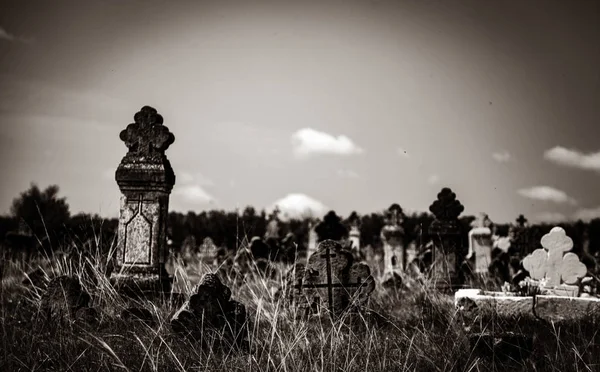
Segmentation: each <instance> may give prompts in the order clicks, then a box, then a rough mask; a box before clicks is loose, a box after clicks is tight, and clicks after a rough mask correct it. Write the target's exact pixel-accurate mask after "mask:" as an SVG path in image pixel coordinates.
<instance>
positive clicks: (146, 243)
mask: <svg viewBox="0 0 600 372" xmlns="http://www.w3.org/2000/svg"><path fill="white" fill-rule="evenodd" d="M134 121H135V122H134V123H132V124H129V125H128V126H127V128H126V129H124V130H123V131H122V132H121V134H120V138H121V140H122V141H124V142H125V145H126V146H127V148H128V150H129V151H128V152H127V154H126V155H125V156H124V157H123V159H122V160H121V163H120V164H119V167H118V168H117V171H116V174H115V178H116V181H117V184H118V185H119V189H120V190H121V209H120V215H119V227H118V240H117V249H116V257H114V259H115V270H114V271H113V272H112V274H111V281H112V282H113V284H115V286H116V287H117V288H119V289H121V290H123V291H125V292H129V293H136V294H139V293H142V294H151V293H157V292H161V291H162V292H169V291H170V287H171V282H172V278H170V277H169V275H168V273H167V271H166V270H165V262H166V261H167V259H168V249H167V246H166V244H165V243H166V223H167V220H168V207H169V195H170V193H171V189H172V188H173V185H174V184H175V173H174V172H173V168H172V167H171V163H170V162H169V160H168V159H167V157H166V155H165V151H166V150H167V149H168V148H169V146H170V145H171V144H172V143H173V142H174V141H175V136H174V135H173V133H171V132H170V131H169V128H167V127H166V126H164V125H163V118H162V116H161V115H159V114H158V113H157V111H156V110H155V109H154V108H152V107H149V106H144V107H143V108H142V109H141V110H140V111H139V112H138V113H136V114H135V116H134Z"/></svg>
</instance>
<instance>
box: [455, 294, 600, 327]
mask: <svg viewBox="0 0 600 372" xmlns="http://www.w3.org/2000/svg"><path fill="white" fill-rule="evenodd" d="M454 301H455V306H456V307H457V309H458V310H459V311H461V312H464V311H468V312H469V314H466V315H468V316H469V317H470V318H471V319H474V318H475V317H476V316H478V315H479V314H482V313H483V312H493V314H495V315H496V316H499V317H519V316H525V317H538V318H541V319H543V320H546V321H554V322H557V321H565V320H581V319H593V320H595V321H598V320H599V319H598V318H599V316H600V298H595V297H592V298H582V297H565V296H555V295H537V296H535V298H534V297H533V296H509V295H504V294H503V293H502V292H495V293H494V292H487V293H486V292H483V291H480V290H473V289H469V290H459V291H457V292H456V294H455V296H454ZM466 304H469V305H468V306H466Z"/></svg>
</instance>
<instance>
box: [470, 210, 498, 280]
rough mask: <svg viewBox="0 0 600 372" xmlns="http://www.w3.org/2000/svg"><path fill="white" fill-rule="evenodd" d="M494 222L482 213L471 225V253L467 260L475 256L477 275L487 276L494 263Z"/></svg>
mask: <svg viewBox="0 0 600 372" xmlns="http://www.w3.org/2000/svg"><path fill="white" fill-rule="evenodd" d="M491 225H492V221H491V220H490V219H489V217H488V215H487V214H485V213H481V214H480V215H479V217H478V218H477V219H476V220H475V221H473V223H472V224H471V227H472V229H471V231H469V253H468V254H467V257H466V258H467V259H470V258H471V257H473V256H475V257H474V258H475V273H477V274H482V275H483V274H487V273H488V271H489V267H490V264H491V263H492V249H493V242H492V230H491V229H490V226H491Z"/></svg>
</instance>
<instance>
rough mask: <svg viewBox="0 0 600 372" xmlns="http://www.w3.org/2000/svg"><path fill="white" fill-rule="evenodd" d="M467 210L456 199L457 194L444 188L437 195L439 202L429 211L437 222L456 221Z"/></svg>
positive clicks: (435, 202)
mask: <svg viewBox="0 0 600 372" xmlns="http://www.w3.org/2000/svg"><path fill="white" fill-rule="evenodd" d="M464 210H465V207H464V206H463V205H462V204H461V203H460V201H459V200H457V199H456V194H455V193H454V192H452V190H451V189H449V188H448V187H444V188H443V189H442V191H440V193H439V194H438V195H437V200H436V201H434V202H433V204H431V206H430V207H429V211H430V212H431V213H433V214H434V215H435V218H436V219H437V220H441V221H445V220H455V219H457V218H458V216H459V215H460V214H461V213H462V212H463V211H464Z"/></svg>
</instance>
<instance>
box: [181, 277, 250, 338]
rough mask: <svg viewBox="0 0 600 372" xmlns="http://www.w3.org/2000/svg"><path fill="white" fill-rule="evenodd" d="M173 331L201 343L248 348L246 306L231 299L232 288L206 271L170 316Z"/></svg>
mask: <svg viewBox="0 0 600 372" xmlns="http://www.w3.org/2000/svg"><path fill="white" fill-rule="evenodd" d="M170 323H171V328H172V329H173V331H175V332H176V333H179V334H183V335H185V336H191V337H192V338H194V339H196V340H202V342H203V344H204V345H203V346H213V347H214V346H217V347H218V346H225V347H231V346H235V347H242V348H246V347H247V340H246V338H247V330H248V327H247V317H246V307H245V306H244V305H243V304H241V303H240V302H237V301H235V300H232V299H231V290H230V289H229V288H228V287H227V286H226V285H224V284H223V283H221V280H220V279H219V277H218V276H217V275H216V274H212V273H209V274H206V275H204V277H203V278H202V280H201V282H200V284H199V285H197V286H195V287H194V288H193V289H192V295H191V296H190V298H189V299H188V300H187V301H186V302H185V303H184V304H183V306H182V307H181V308H180V309H179V310H178V311H177V312H176V313H175V314H174V315H173V317H172V318H171V321H170Z"/></svg>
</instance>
